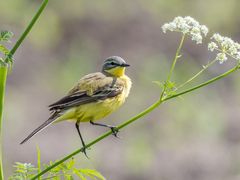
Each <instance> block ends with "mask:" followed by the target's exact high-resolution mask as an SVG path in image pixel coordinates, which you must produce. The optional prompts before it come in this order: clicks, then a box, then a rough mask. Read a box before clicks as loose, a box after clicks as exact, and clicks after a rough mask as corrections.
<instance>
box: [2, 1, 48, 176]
mask: <svg viewBox="0 0 240 180" xmlns="http://www.w3.org/2000/svg"><path fill="white" fill-rule="evenodd" d="M47 3H48V0H44V1H43V2H42V4H41V6H40V8H39V9H38V11H37V13H36V14H35V16H34V17H33V19H32V20H31V22H30V23H29V25H28V26H27V28H26V29H25V31H24V32H23V33H22V35H21V36H20V38H19V39H18V40H17V42H16V43H15V45H14V46H13V48H12V49H11V51H10V52H9V53H8V54H7V55H6V57H5V61H4V62H7V61H6V59H12V56H13V55H14V53H15V52H16V50H17V49H18V48H19V46H20V45H21V43H22V42H23V40H24V39H25V37H26V36H27V35H28V33H29V32H30V30H31V29H32V27H33V25H34V24H35V22H36V21H37V19H38V17H39V16H40V14H41V13H42V11H43V9H44V8H45V7H46V5H47ZM7 72H8V66H7V64H5V63H2V64H1V65H0V179H4V175H3V163H2V122H3V107H4V96H5V86H6V80H7Z"/></svg>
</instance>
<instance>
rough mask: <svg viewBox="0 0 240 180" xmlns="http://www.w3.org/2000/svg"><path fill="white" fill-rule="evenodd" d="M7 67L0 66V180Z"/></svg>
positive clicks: (0, 176)
mask: <svg viewBox="0 0 240 180" xmlns="http://www.w3.org/2000/svg"><path fill="white" fill-rule="evenodd" d="M7 71H8V67H7V66H3V65H1V66H0V179H4V176H3V161H2V146H3V145H2V144H3V143H2V139H3V138H2V122H3V106H4V94H5V86H6V79H7Z"/></svg>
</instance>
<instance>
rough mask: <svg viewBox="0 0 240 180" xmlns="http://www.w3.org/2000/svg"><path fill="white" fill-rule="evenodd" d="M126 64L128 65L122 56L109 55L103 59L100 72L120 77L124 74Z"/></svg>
mask: <svg viewBox="0 0 240 180" xmlns="http://www.w3.org/2000/svg"><path fill="white" fill-rule="evenodd" d="M128 66H130V65H129V64H127V63H126V62H125V61H124V59H123V58H121V57H119V56H111V57H109V58H107V59H106V60H105V61H104V63H103V67H102V72H105V73H107V74H110V75H112V76H115V77H120V76H123V75H124V73H125V68H126V67H128Z"/></svg>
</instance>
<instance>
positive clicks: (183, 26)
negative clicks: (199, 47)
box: [162, 16, 208, 44]
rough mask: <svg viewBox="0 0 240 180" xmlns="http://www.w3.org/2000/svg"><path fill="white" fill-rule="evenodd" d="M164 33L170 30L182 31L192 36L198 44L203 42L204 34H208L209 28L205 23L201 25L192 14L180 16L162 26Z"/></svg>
mask: <svg viewBox="0 0 240 180" xmlns="http://www.w3.org/2000/svg"><path fill="white" fill-rule="evenodd" d="M162 30H163V32H164V33H166V32H167V30H169V31H176V32H182V33H183V34H187V35H189V36H190V37H191V39H192V40H193V41H196V43H197V44H201V43H202V39H203V36H205V37H206V36H207V33H208V28H207V26H205V25H200V24H199V22H198V21H196V20H195V19H193V18H192V17H190V16H187V17H181V16H178V17H176V18H174V20H173V21H172V22H170V23H166V24H164V25H163V26H162Z"/></svg>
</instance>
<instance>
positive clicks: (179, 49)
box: [167, 34, 185, 82]
mask: <svg viewBox="0 0 240 180" xmlns="http://www.w3.org/2000/svg"><path fill="white" fill-rule="evenodd" d="M184 39H185V34H183V35H182V38H181V41H180V43H179V46H178V48H177V51H176V54H175V57H174V59H173V63H172V66H171V69H170V71H169V74H168V77H167V82H168V81H170V79H171V76H172V73H173V70H174V68H175V66H176V63H177V60H178V59H179V58H180V55H179V54H180V51H181V49H182V46H183V42H184Z"/></svg>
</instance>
